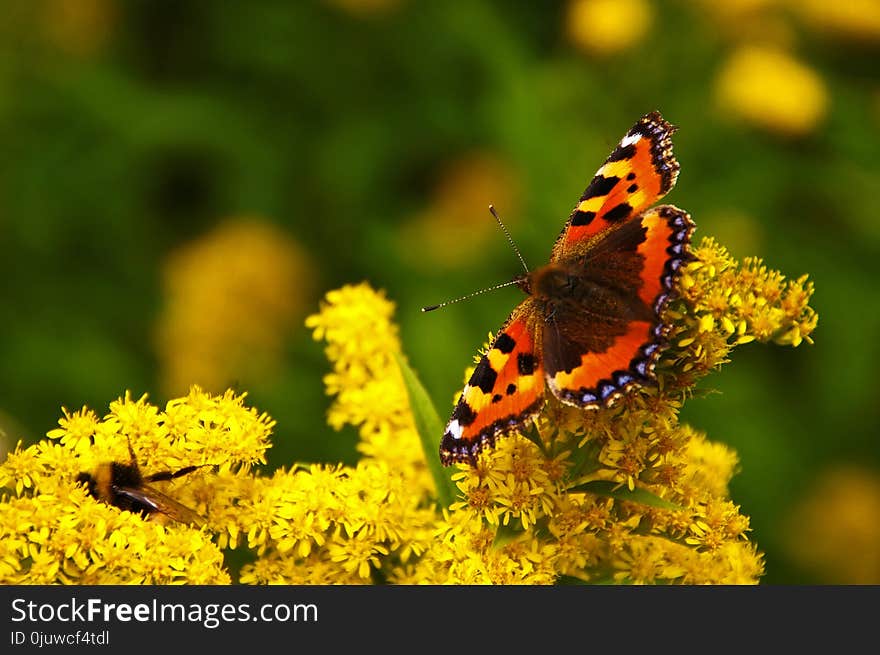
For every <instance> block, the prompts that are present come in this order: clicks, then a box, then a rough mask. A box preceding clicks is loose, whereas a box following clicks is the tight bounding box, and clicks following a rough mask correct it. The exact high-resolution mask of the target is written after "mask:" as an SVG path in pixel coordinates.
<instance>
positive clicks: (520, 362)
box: [516, 353, 537, 375]
mask: <svg viewBox="0 0 880 655" xmlns="http://www.w3.org/2000/svg"><path fill="white" fill-rule="evenodd" d="M536 366H537V361H536V360H535V356H534V355H530V354H529V353H520V354H519V355H517V358H516V368H517V370H518V371H519V374H520V375H532V374H534V372H535V368H536Z"/></svg>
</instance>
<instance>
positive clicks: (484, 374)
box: [468, 357, 498, 393]
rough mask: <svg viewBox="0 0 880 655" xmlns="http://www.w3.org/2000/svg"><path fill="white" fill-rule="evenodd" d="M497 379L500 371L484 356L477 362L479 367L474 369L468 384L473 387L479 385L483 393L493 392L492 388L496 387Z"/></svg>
mask: <svg viewBox="0 0 880 655" xmlns="http://www.w3.org/2000/svg"><path fill="white" fill-rule="evenodd" d="M497 379H498V373H497V372H496V371H495V369H493V368H492V365H491V364H489V360H488V359H487V358H485V357H484V358H483V359H482V360H480V363H479V364H477V368H475V369H474V373H473V375H471V379H470V381H469V382H468V384H470V385H471V386H472V387H478V388H479V389H480V391H482V392H483V393H492V389H494V388H495V380H497Z"/></svg>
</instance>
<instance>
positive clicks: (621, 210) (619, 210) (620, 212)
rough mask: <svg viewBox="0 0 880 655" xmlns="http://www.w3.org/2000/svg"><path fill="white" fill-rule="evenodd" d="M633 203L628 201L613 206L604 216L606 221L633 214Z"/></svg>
mask: <svg viewBox="0 0 880 655" xmlns="http://www.w3.org/2000/svg"><path fill="white" fill-rule="evenodd" d="M632 210H633V208H632V205H630V204H629V203H628V202H622V203H620V204H619V205H617V206H616V207H612V208H611V209H609V210H608V211H607V212H605V214H604V215H603V216H602V218H604V219H605V220H606V221H612V222H613V221H619V220H621V219H624V218H626V217H627V216H629V215H630V214H632Z"/></svg>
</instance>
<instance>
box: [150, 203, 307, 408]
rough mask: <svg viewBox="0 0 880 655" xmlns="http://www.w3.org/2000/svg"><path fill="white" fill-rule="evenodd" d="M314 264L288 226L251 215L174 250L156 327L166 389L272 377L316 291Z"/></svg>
mask: <svg viewBox="0 0 880 655" xmlns="http://www.w3.org/2000/svg"><path fill="white" fill-rule="evenodd" d="M310 268H311V266H310V265H309V263H308V259H307V257H306V255H305V253H304V252H303V251H302V250H301V248H300V247H299V246H298V244H297V243H296V242H295V241H294V240H293V239H291V238H290V237H289V236H288V235H287V234H286V233H285V232H284V231H283V230H281V229H280V228H277V227H274V226H272V225H271V224H270V223H268V222H265V221H263V220H259V219H257V218H249V217H244V218H238V219H234V220H230V221H227V222H225V223H223V224H221V225H220V226H219V227H217V228H216V229H215V230H214V231H213V232H211V233H209V234H207V235H205V236H203V237H202V238H201V239H199V240H197V241H196V242H195V243H193V244H190V245H188V246H186V247H185V248H183V249H181V250H180V251H178V252H176V253H174V254H173V255H172V256H171V257H170V258H169V259H168V261H167V262H166V263H165V271H164V277H165V294H166V305H165V309H164V310H163V312H162V315H161V316H160V318H159V322H158V325H157V327H156V333H157V338H156V339H157V348H158V352H159V359H160V362H161V365H162V369H163V376H164V386H165V387H166V389H168V390H170V391H171V392H172V393H179V392H180V391H182V390H185V389H187V388H188V387H189V385H190V384H192V383H194V382H195V383H198V384H200V385H202V386H203V387H205V388H207V389H211V390H214V391H219V390H222V389H225V388H226V387H227V386H229V385H230V384H231V383H232V382H238V383H245V382H247V381H249V380H261V381H265V380H266V379H267V378H269V379H271V376H272V374H273V373H274V372H275V370H276V367H277V365H278V362H279V361H280V359H281V357H280V356H281V351H282V348H283V346H284V344H285V342H286V340H287V339H288V338H289V335H290V332H291V331H292V329H293V326H294V325H295V324H296V322H297V321H298V320H299V319H300V317H301V315H302V314H303V313H304V308H305V303H306V301H307V299H309V297H310V293H311V290H310V284H309V280H310V279H311V276H310V275H309V270H310Z"/></svg>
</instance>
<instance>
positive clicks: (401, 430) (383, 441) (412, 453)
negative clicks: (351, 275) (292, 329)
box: [306, 284, 433, 491]
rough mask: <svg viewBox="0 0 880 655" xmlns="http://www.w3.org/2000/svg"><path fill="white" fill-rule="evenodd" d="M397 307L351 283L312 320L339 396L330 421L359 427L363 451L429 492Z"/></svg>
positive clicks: (330, 384) (331, 386)
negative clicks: (401, 360)
mask: <svg viewBox="0 0 880 655" xmlns="http://www.w3.org/2000/svg"><path fill="white" fill-rule="evenodd" d="M393 312H394V304H393V303H392V302H390V301H389V300H388V299H387V298H386V297H385V295H384V294H383V293H377V292H375V291H374V290H372V289H371V288H370V287H369V286H368V285H367V284H360V285H357V286H354V285H347V286H345V287H342V288H341V289H337V290H335V291H331V292H329V293H328V294H327V295H326V297H325V299H324V301H323V302H322V303H321V311H320V312H319V313H318V314H313V315H312V316H309V317H308V318H307V319H306V326H307V327H308V328H310V329H311V330H312V331H313V335H314V337H315V339H320V340H323V341H326V342H327V346H326V348H325V352H326V354H327V357H328V358H329V359H330V361H331V362H333V371H332V372H331V373H329V374H327V375H326V376H324V384H325V387H326V389H327V393H328V394H329V395H333V396H335V397H336V398H335V400H334V401H333V404H332V405H331V407H330V410H329V413H328V417H327V421H328V423H329V424H330V425H331V426H332V427H333V428H335V429H337V430H338V429H340V428H341V427H342V426H343V425H346V424H349V425H353V426H355V427H356V428H358V430H359V432H360V435H361V441H360V443H359V445H358V450H360V452H361V453H363V454H364V455H365V456H367V457H370V458H374V459H377V460H380V461H383V462H387V464H388V465H389V467H390V468H391V469H392V470H398V471H404V472H406V473H407V474H408V475H411V476H412V477H413V483H414V484H415V485H417V487H418V488H420V489H422V490H423V491H428V490H431V489H433V483H432V481H431V478H430V475H429V474H428V472H427V467H426V465H425V459H424V453H423V452H422V447H421V443H420V442H419V437H418V434H417V433H416V431H415V424H414V422H413V417H412V414H411V412H410V407H409V398H408V396H407V393H406V389H405V388H404V387H403V380H402V377H401V374H400V369H399V367H398V365H397V362H396V360H395V359H394V357H395V354H400V352H401V349H400V338H399V337H398V334H397V326H396V325H395V324H394V323H393V322H392V321H391V317H392V314H393Z"/></svg>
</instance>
